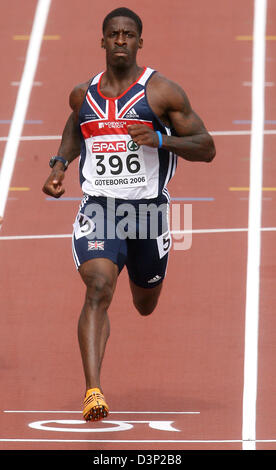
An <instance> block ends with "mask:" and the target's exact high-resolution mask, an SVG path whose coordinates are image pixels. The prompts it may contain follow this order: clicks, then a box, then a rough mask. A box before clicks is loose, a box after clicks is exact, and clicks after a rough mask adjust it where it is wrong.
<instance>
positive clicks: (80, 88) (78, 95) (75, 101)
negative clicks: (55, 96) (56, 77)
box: [69, 80, 90, 111]
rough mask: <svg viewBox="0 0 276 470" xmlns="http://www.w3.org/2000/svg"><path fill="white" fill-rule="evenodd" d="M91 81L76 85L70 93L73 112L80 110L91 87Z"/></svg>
mask: <svg viewBox="0 0 276 470" xmlns="http://www.w3.org/2000/svg"><path fill="white" fill-rule="evenodd" d="M89 84H90V80H88V81H87V82H84V83H79V84H78V85H76V86H75V87H74V88H73V90H72V91H71V93H70V97H69V103H70V106H71V108H72V109H73V111H75V110H79V108H80V107H81V105H82V102H83V100H84V97H85V94H86V92H87V89H88V87H89Z"/></svg>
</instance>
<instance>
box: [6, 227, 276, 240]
mask: <svg viewBox="0 0 276 470" xmlns="http://www.w3.org/2000/svg"><path fill="white" fill-rule="evenodd" d="M260 230H261V231H262V232H276V227H262V228H261V229H260ZM240 232H248V229H247V228H210V229H195V230H171V234H172V235H181V234H183V235H185V234H189V233H195V234H200V233H240ZM71 237H72V233H64V234H55V235H53V234H51V235H8V236H4V237H0V241H1V240H2V241H5V240H6V241H9V240H43V239H56V238H71Z"/></svg>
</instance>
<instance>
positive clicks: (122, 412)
mask: <svg viewBox="0 0 276 470" xmlns="http://www.w3.org/2000/svg"><path fill="white" fill-rule="evenodd" d="M3 411H4V413H77V414H81V411H68V410H3ZM109 414H143V415H144V414H158V415H164V414H170V415H171V414H173V415H187V414H188V415H189V414H200V411H110V412H109Z"/></svg>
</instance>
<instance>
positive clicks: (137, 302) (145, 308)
mask: <svg viewBox="0 0 276 470" xmlns="http://www.w3.org/2000/svg"><path fill="white" fill-rule="evenodd" d="M157 302H158V299H133V303H134V306H135V308H136V309H137V310H138V312H139V313H140V315H143V316H147V315H150V314H151V313H152V312H153V311H154V309H155V307H156V305H157Z"/></svg>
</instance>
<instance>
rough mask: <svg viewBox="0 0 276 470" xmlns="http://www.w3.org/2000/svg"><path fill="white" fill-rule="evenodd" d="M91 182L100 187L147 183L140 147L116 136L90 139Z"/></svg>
mask: <svg viewBox="0 0 276 470" xmlns="http://www.w3.org/2000/svg"><path fill="white" fill-rule="evenodd" d="M91 145H92V148H91V152H92V184H93V186H94V188H99V187H101V186H109V187H120V188H132V187H137V186H146V184H147V175H146V169H145V163H144V154H143V147H142V146H139V145H137V144H136V143H135V142H134V141H133V140H131V139H129V140H127V139H124V136H121V135H118V137H117V139H116V140H112V141H111V140H110V136H103V137H96V138H95V140H93V141H92V144H91Z"/></svg>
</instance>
